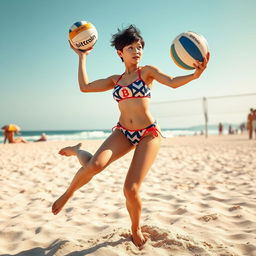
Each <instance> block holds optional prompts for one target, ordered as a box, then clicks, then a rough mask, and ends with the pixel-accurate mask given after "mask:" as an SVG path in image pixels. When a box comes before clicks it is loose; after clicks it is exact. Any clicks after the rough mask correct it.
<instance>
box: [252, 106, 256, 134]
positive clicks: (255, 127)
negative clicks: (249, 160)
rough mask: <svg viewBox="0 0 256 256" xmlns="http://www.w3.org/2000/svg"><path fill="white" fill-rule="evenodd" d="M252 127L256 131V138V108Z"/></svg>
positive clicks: (255, 132)
mask: <svg viewBox="0 0 256 256" xmlns="http://www.w3.org/2000/svg"><path fill="white" fill-rule="evenodd" d="M252 116H253V120H252V128H253V131H254V138H255V139H256V109H254V110H253V115H252Z"/></svg>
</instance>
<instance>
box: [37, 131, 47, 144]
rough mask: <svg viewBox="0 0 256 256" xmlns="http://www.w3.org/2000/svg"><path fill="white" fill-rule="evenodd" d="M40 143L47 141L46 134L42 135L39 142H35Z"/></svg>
mask: <svg viewBox="0 0 256 256" xmlns="http://www.w3.org/2000/svg"><path fill="white" fill-rule="evenodd" d="M40 141H47V136H46V134H45V133H42V134H41V136H40V138H39V139H38V140H35V141H34V142H40Z"/></svg>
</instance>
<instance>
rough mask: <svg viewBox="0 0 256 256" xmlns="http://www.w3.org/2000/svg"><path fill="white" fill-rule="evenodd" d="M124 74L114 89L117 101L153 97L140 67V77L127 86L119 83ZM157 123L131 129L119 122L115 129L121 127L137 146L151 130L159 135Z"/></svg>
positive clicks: (155, 134) (114, 96)
mask: <svg viewBox="0 0 256 256" xmlns="http://www.w3.org/2000/svg"><path fill="white" fill-rule="evenodd" d="M122 76H123V74H122V75H121V76H120V77H119V79H118V80H117V82H116V84H115V86H114V90H113V98H114V99H115V100H116V101H117V102H120V101H122V100H126V99H131V98H151V90H150V88H149V87H148V86H147V85H146V83H145V82H144V81H143V79H142V78H141V75H140V69H139V68H138V78H137V79H136V80H135V81H133V82H132V83H131V84H129V85H127V86H123V85H120V84H118V82H119V81H120V80H121V78H122ZM156 125H157V124H156V122H154V123H153V124H151V125H149V126H147V127H146V128H144V129H139V130H129V129H127V128H125V127H124V126H122V125H121V124H120V123H119V122H118V123H117V125H116V126H115V127H114V128H113V129H119V130H120V131H121V132H122V133H123V134H124V135H125V136H126V138H127V139H128V140H129V141H130V142H131V144H133V145H135V146H136V145H137V144H138V143H139V142H140V141H141V139H142V138H143V137H144V136H145V135H146V134H147V133H149V132H152V134H153V136H154V137H157V136H158V132H159V131H158V129H157V128H156ZM159 133H160V132H159Z"/></svg>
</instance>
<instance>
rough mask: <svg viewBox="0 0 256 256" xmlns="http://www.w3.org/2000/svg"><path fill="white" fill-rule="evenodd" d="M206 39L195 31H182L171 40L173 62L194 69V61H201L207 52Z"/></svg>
mask: <svg viewBox="0 0 256 256" xmlns="http://www.w3.org/2000/svg"><path fill="white" fill-rule="evenodd" d="M208 51H209V49H208V43H207V41H206V39H205V38H204V37H203V36H202V35H199V34H197V33H195V32H190V31H189V32H184V33H181V34H180V35H178V36H177V37H176V38H175V39H174V40H173V42H172V45H171V49H170V53H171V57H172V59H173V61H174V63H175V64H176V65H177V66H178V67H180V68H183V69H186V70H190V69H194V68H195V67H194V66H193V64H194V63H196V61H197V60H198V61H201V62H202V61H203V60H204V57H206V55H207V53H208Z"/></svg>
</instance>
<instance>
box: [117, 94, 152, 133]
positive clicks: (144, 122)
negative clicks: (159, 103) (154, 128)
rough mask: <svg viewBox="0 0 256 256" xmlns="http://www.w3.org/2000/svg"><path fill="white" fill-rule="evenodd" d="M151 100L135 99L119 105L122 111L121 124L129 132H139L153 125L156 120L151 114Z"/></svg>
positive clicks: (123, 101) (124, 101)
mask: <svg viewBox="0 0 256 256" xmlns="http://www.w3.org/2000/svg"><path fill="white" fill-rule="evenodd" d="M149 102H150V99H149V98H134V99H126V100H122V101H120V102H119V103H118V107H119V110H120V113H121V115H120V118H119V122H120V124H121V125H122V126H124V127H125V128H126V129H129V130H139V129H144V128H145V127H147V126H149V125H151V124H152V123H154V122H155V119H154V118H153V116H152V115H151V113H150V112H149Z"/></svg>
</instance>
